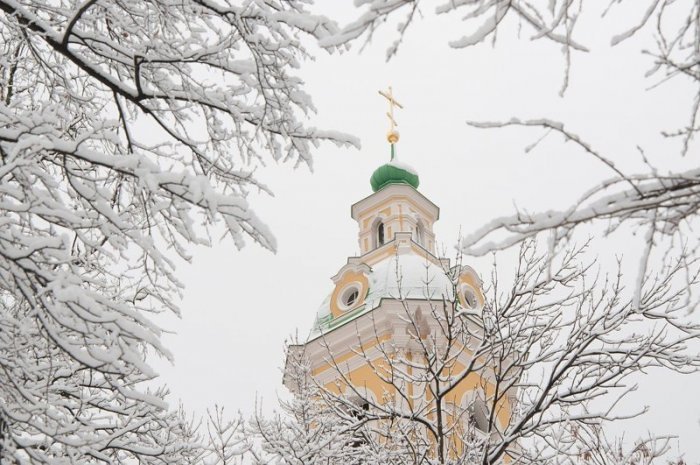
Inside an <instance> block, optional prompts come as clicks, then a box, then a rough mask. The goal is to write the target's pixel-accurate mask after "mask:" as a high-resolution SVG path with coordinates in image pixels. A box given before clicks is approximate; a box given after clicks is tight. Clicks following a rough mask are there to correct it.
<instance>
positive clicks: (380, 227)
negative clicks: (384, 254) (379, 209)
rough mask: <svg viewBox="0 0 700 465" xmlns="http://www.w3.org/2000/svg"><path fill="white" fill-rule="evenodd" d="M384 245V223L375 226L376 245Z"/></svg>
mask: <svg viewBox="0 0 700 465" xmlns="http://www.w3.org/2000/svg"><path fill="white" fill-rule="evenodd" d="M380 245H384V223H379V225H378V226H377V246H380Z"/></svg>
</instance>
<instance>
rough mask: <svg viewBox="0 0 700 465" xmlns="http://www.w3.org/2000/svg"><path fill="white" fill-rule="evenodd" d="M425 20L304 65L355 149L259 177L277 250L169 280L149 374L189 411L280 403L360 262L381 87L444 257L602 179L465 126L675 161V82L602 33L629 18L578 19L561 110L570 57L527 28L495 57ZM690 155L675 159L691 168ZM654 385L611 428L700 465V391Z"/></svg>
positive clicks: (637, 162) (450, 28)
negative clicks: (479, 234) (505, 219)
mask: <svg viewBox="0 0 700 465" xmlns="http://www.w3.org/2000/svg"><path fill="white" fill-rule="evenodd" d="M336 3H340V2H333V4H334V7H333V8H338V7H337V6H335V4H336ZM348 3H349V2H348ZM604 3H607V2H604ZM329 5H330V2H328V3H327V4H326V5H324V6H326V7H327V6H329ZM589 5H590V4H589ZM345 8H346V10H343V11H329V12H327V13H329V14H331V15H334V16H335V17H336V18H338V19H339V20H340V21H341V22H342V21H343V18H350V16H348V15H351V14H353V10H352V9H348V7H345ZM425 13H426V18H425V19H423V20H420V19H419V20H418V21H417V22H416V23H415V24H414V25H413V27H412V28H411V29H409V32H408V34H407V36H406V37H405V42H404V44H403V45H402V47H401V49H400V51H399V54H398V56H397V57H395V58H394V59H393V60H392V61H391V62H389V63H386V62H385V61H384V51H385V48H386V47H387V46H388V44H389V43H390V41H391V40H393V38H394V37H393V35H392V33H393V31H394V30H395V29H394V27H393V26H391V25H389V26H387V27H386V28H384V29H383V30H382V31H380V34H378V35H377V36H376V37H375V40H374V42H373V43H372V44H371V45H369V46H368V47H367V48H366V49H365V50H364V51H363V52H362V53H358V52H357V48H356V49H355V50H353V51H351V52H348V53H344V54H338V53H336V54H333V55H328V54H327V53H325V52H318V58H317V60H316V61H315V62H313V63H307V64H306V65H304V67H303V69H302V71H301V75H302V77H303V78H304V79H305V80H306V82H307V91H308V92H309V93H310V94H311V95H312V96H313V98H314V102H315V104H316V106H317V108H318V114H317V115H313V116H312V121H313V124H314V125H316V126H318V127H323V128H327V129H336V130H341V131H344V132H349V133H352V134H355V135H356V136H358V137H360V138H361V140H362V149H361V150H359V151H358V150H354V149H340V148H336V147H334V146H330V145H325V146H322V147H321V148H320V149H319V150H318V151H317V152H316V156H315V162H314V172H313V173H310V172H309V170H308V169H306V168H305V167H300V168H298V169H296V170H294V169H293V166H292V165H291V164H284V165H276V164H274V163H270V166H268V167H265V168H262V169H259V170H258V174H259V179H261V180H262V181H263V182H265V183H266V184H267V185H268V186H269V187H270V188H271V189H272V190H273V191H274V192H275V197H274V198H270V197H268V196H258V195H254V196H252V198H251V202H252V204H253V206H254V208H255V209H256V211H257V213H258V215H259V216H260V217H261V218H262V219H263V220H264V221H265V222H267V223H268V225H269V226H270V227H271V229H272V231H273V232H274V234H275V235H276V237H277V240H278V249H279V250H278V252H277V254H272V253H269V252H267V251H265V250H263V249H261V248H260V247H258V246H256V245H254V244H250V245H249V246H248V247H246V248H245V249H244V250H242V251H237V250H235V248H234V246H233V244H232V243H231V242H230V241H226V240H225V241H223V242H221V243H217V244H216V245H215V246H214V247H213V248H210V249H206V248H198V249H196V250H195V251H194V252H193V253H194V261H193V264H192V265H187V264H183V266H181V267H180V276H181V278H182V280H183V281H184V283H185V285H186V286H187V288H186V291H185V298H184V301H183V305H182V307H183V318H182V320H175V319H167V320H163V324H164V325H165V326H166V327H167V328H169V329H171V330H173V331H174V332H175V333H176V334H174V335H168V336H166V337H165V342H166V346H167V347H169V348H170V349H171V350H172V352H173V353H174V355H175V364H174V365H172V366H171V365H169V364H162V363H159V364H158V365H157V368H158V369H159V371H160V373H161V374H162V375H163V376H162V380H163V381H164V382H166V383H167V384H168V385H169V386H170V387H171V390H172V392H173V397H172V401H173V402H176V400H177V399H182V400H183V402H184V403H185V405H186V406H187V407H188V408H190V409H194V410H197V411H200V412H201V411H203V410H204V409H206V407H208V406H212V405H213V404H215V403H216V404H219V405H223V406H225V408H226V409H227V410H228V411H229V412H230V413H233V412H235V411H236V410H241V411H243V412H244V413H250V412H251V411H252V408H253V405H254V402H255V399H256V396H258V397H259V398H262V399H263V403H264V406H265V408H266V409H272V408H274V407H275V406H276V403H277V394H278V393H282V392H283V391H284V388H283V387H282V385H281V380H282V377H281V371H280V369H281V366H282V363H283V358H284V354H283V348H284V342H285V340H286V339H288V338H289V337H290V336H291V335H293V334H294V333H295V331H297V330H298V331H299V334H300V336H301V337H305V336H306V335H307V333H308V330H309V328H310V325H311V323H312V321H313V319H314V315H315V312H316V309H317V308H318V306H319V305H320V304H321V302H322V301H323V299H324V298H325V296H326V295H327V294H328V293H329V292H330V291H331V288H332V285H331V284H332V283H331V280H330V277H331V276H332V275H334V274H335V273H336V272H337V271H338V269H339V268H340V267H341V266H342V265H343V264H344V263H345V262H346V259H347V257H348V256H351V255H355V254H356V253H357V252H358V246H357V227H356V224H355V223H354V221H353V220H352V219H351V218H350V205H351V204H352V203H354V202H356V201H358V200H360V199H362V198H364V197H365V196H367V195H369V194H370V193H371V189H370V186H369V177H370V175H371V173H372V171H373V170H374V169H375V168H376V167H378V166H379V165H380V164H382V163H384V162H385V161H386V160H388V157H389V148H388V145H387V143H386V139H385V134H386V131H387V119H386V116H385V111H386V105H385V104H386V101H385V100H384V99H383V98H382V97H380V96H379V95H378V94H377V90H378V89H385V88H386V87H387V86H388V85H389V84H391V85H392V86H393V88H394V93H395V95H396V98H397V100H399V101H400V102H401V103H402V104H403V105H404V110H398V112H397V114H396V119H397V121H398V123H399V128H398V129H399V130H400V132H401V140H400V142H399V145H398V153H399V157H400V159H401V160H402V161H403V162H406V163H409V164H410V165H412V166H413V167H414V168H415V169H416V170H417V171H418V173H419V174H420V179H421V185H420V188H419V190H420V191H421V192H422V193H423V194H424V195H426V196H427V197H428V198H430V199H431V200H432V201H433V202H435V203H436V204H437V205H438V206H439V207H440V208H441V218H440V220H439V221H438V223H437V225H436V234H437V237H438V241H441V242H442V243H443V244H444V245H445V247H446V248H447V249H448V251H449V254H448V255H451V254H452V246H453V244H454V243H455V242H456V239H457V235H458V233H459V231H460V228H461V229H462V230H463V231H465V232H469V231H471V230H473V229H475V228H477V227H478V226H479V225H480V224H482V223H483V222H485V221H488V220H489V219H492V218H493V217H495V216H501V215H509V214H512V213H514V205H517V206H518V207H520V208H524V209H527V210H530V211H541V210H547V209H557V208H563V207H565V206H567V205H568V203H569V202H570V201H572V200H573V199H575V198H577V197H578V195H580V194H581V193H582V192H583V191H584V190H586V189H587V188H589V187H591V186H592V185H593V183H595V182H596V181H598V180H600V179H602V178H607V177H610V176H612V173H611V172H609V171H608V168H606V167H605V166H603V165H602V164H601V163H600V162H598V161H597V160H595V159H593V158H592V157H590V156H588V155H586V154H584V153H582V152H581V151H580V150H578V149H576V148H575V147H574V146H573V144H564V143H563V142H562V141H561V139H560V138H558V137H556V136H553V135H550V136H549V137H547V138H546V139H545V140H544V141H543V142H542V143H541V144H540V145H539V146H538V147H537V148H536V149H535V150H534V151H533V152H530V153H529V154H526V153H525V152H524V148H525V147H526V146H527V145H529V144H531V143H532V142H534V141H535V140H537V139H538V138H539V137H540V136H541V134H542V132H541V131H537V130H532V131H526V130H521V129H507V130H478V129H472V128H470V127H468V126H467V125H466V124H465V121H467V120H477V121H490V120H507V119H509V118H510V117H512V116H515V117H520V118H536V117H547V118H551V119H557V120H561V121H564V122H565V123H566V125H567V127H568V128H569V129H570V130H572V131H574V132H576V133H578V134H580V135H581V136H585V138H587V139H588V140H589V141H591V143H592V144H593V145H594V146H595V147H596V148H598V149H599V150H600V151H601V152H604V153H606V154H608V155H609V156H611V157H612V158H613V159H614V160H615V162H616V164H617V166H618V167H620V168H622V169H623V170H635V169H640V167H641V159H640V157H639V155H638V152H637V149H636V146H637V145H640V146H642V147H643V148H644V149H645V150H646V152H647V154H648V155H649V156H650V158H651V159H652V160H653V161H656V162H658V163H659V165H660V166H668V165H664V163H665V161H666V160H667V159H668V158H669V157H672V156H675V154H676V153H677V146H676V145H673V144H670V143H669V142H667V141H662V140H661V137H660V136H659V132H660V131H661V130H662V129H673V128H676V127H679V126H680V125H682V124H683V122H684V121H685V119H686V118H687V114H688V105H689V100H690V98H689V95H691V94H689V90H688V88H687V87H686V88H684V87H683V86H682V85H681V83H680V81H678V82H675V81H672V82H671V83H670V84H668V85H665V86H662V87H660V88H658V89H655V90H653V91H647V90H646V89H647V88H648V87H649V86H650V85H651V84H653V83H654V82H655V81H652V80H648V79H646V80H645V79H644V78H643V75H644V73H645V72H646V71H647V70H648V69H649V66H650V62H649V61H648V58H646V57H644V56H643V55H641V54H640V53H639V50H640V49H641V48H642V45H644V44H643V43H641V42H640V41H639V40H633V41H630V42H628V43H623V45H621V46H618V47H615V48H610V47H609V45H608V43H609V38H610V37H611V36H612V35H614V34H616V33H619V32H621V31H623V30H625V29H626V26H627V25H628V23H625V22H624V21H625V20H626V19H625V18H627V17H629V16H626V15H627V14H628V13H629V12H624V11H622V10H620V11H615V12H614V13H615V14H614V15H613V16H610V17H607V18H605V19H603V20H602V21H601V20H600V19H599V13H600V12H595V13H594V14H592V15H591V14H589V15H588V16H587V17H586V18H584V20H583V21H582V23H581V24H579V27H580V29H579V33H580V35H579V36H578V39H579V41H580V42H583V43H585V44H586V45H588V46H589V47H590V48H591V49H592V53H589V54H580V53H578V54H575V56H574V57H573V63H572V73H571V78H570V86H569V89H568V91H567V92H566V94H565V96H564V97H563V98H561V97H559V95H558V92H559V88H560V86H561V83H562V79H563V65H564V61H563V56H562V55H561V53H560V50H559V48H558V47H556V46H553V45H552V44H550V43H546V42H542V41H539V42H531V41H530V40H529V35H530V33H531V30H530V29H529V28H528V27H527V26H525V25H523V26H522V29H521V37H520V39H518V37H517V36H516V32H517V29H518V26H517V25H516V24H505V25H504V27H503V28H502V29H501V31H500V33H499V38H498V42H497V44H496V46H495V47H492V46H491V45H480V46H477V47H472V48H469V49H465V50H452V49H450V48H449V47H448V46H447V41H448V40H450V39H457V38H459V37H460V31H461V30H463V28H464V26H463V25H462V24H461V23H460V22H458V21H455V20H449V19H447V18H435V17H434V16H433V15H432V14H431V12H430V11H426V12H425ZM630 14H632V16H633V17H639V16H640V15H641V12H636V13H635V12H634V11H633V12H632V13H630ZM586 19H588V21H587V22H586ZM591 21H595V22H596V25H592V24H591ZM598 25H602V26H600V29H598V28H599V26H598ZM594 26H595V27H594ZM646 37H647V42H646V43H648V44H649V47H651V46H652V45H653V44H651V43H650V42H648V36H646ZM313 50H314V51H315V52H316V49H313ZM688 158H692V159H691V160H685V161H681V162H680V163H686V162H693V163H696V162H697V159H696V158H694V157H688ZM662 160H663V162H662ZM674 163H675V162H674ZM632 242H633V241H632ZM636 245H637V244H634V243H631V242H630V241H626V242H625V243H624V244H623V243H622V242H620V241H618V242H617V243H615V244H614V245H610V244H609V245H608V246H607V247H608V248H606V249H601V254H603V255H605V254H606V253H609V252H611V251H614V252H615V253H622V252H624V253H626V254H627V257H628V258H629V257H632V258H634V256H635V254H636V253H637V250H638V249H637V248H636ZM488 264H489V260H483V259H482V260H475V261H474V263H473V265H474V267H475V268H476V269H477V270H480V271H481V273H482V276H483V277H485V278H487V277H488V273H489V271H490V270H489V268H488ZM647 378H648V379H644V380H642V382H643V383H644V385H643V386H642V387H641V388H640V390H639V391H638V392H637V393H635V395H634V396H633V397H631V398H630V400H629V402H628V404H629V405H628V406H629V407H630V408H634V407H639V406H641V405H643V404H650V405H651V407H652V409H651V412H650V414H649V415H648V416H646V417H644V418H643V419H642V420H634V421H632V422H630V423H628V424H625V425H622V426H621V427H620V431H621V432H625V431H626V436H627V437H636V436H638V435H644V434H646V432H647V431H650V430H653V431H655V432H659V433H660V432H663V433H669V434H674V435H679V436H680V437H681V444H680V449H679V448H678V446H674V451H675V452H676V453H678V452H683V451H687V454H686V459H690V462H691V463H695V462H697V461H698V460H700V444H698V443H697V441H695V440H694V438H696V437H698V436H699V435H700V427H699V423H698V421H699V419H700V405H698V404H699V403H698V402H697V400H695V397H694V395H695V392H697V389H698V387H700V379H699V378H698V376H694V377H679V376H675V377H668V376H667V375H664V379H654V378H653V377H652V376H649V377H647ZM648 425H649V426H648ZM652 425H653V426H652Z"/></svg>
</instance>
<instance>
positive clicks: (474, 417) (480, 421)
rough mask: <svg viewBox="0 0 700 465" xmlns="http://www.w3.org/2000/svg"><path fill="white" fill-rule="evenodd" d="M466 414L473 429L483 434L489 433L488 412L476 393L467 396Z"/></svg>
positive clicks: (484, 403)
mask: <svg viewBox="0 0 700 465" xmlns="http://www.w3.org/2000/svg"><path fill="white" fill-rule="evenodd" d="M467 413H468V415H469V421H470V422H471V424H472V425H474V427H475V428H476V429H477V430H479V431H481V432H483V433H487V432H488V431H489V411H488V407H487V406H486V402H484V400H483V399H482V398H481V397H480V396H479V395H478V394H476V393H472V394H471V395H468V396H467Z"/></svg>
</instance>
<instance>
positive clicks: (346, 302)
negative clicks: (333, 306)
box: [338, 284, 360, 310]
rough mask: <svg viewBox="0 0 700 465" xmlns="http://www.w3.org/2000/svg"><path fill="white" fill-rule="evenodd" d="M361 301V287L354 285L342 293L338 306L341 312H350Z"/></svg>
mask: <svg viewBox="0 0 700 465" xmlns="http://www.w3.org/2000/svg"><path fill="white" fill-rule="evenodd" d="M359 301H360V286H358V285H357V284H353V285H350V286H348V287H347V288H346V289H345V290H344V291H343V292H341V294H340V297H339V298H338V306H339V307H340V309H341V310H350V309H351V308H353V307H354V306H355V305H357V303H358V302H359Z"/></svg>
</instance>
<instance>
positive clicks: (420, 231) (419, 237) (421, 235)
mask: <svg viewBox="0 0 700 465" xmlns="http://www.w3.org/2000/svg"><path fill="white" fill-rule="evenodd" d="M415 240H416V243H417V244H418V245H420V246H421V247H425V242H424V241H425V228H423V223H422V222H421V221H420V220H418V223H416V234H415Z"/></svg>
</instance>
